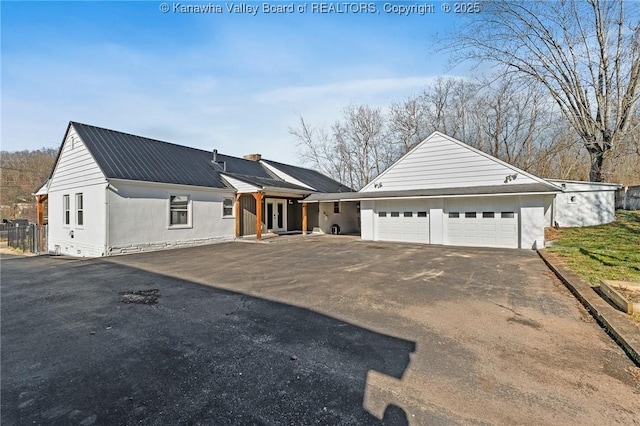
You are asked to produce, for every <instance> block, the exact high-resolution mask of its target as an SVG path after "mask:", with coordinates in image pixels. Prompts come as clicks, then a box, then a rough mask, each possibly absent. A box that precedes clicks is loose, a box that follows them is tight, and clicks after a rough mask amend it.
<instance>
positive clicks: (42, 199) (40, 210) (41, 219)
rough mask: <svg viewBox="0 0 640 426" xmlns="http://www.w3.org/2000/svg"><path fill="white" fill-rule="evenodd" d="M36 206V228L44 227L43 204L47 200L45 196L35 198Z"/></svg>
mask: <svg viewBox="0 0 640 426" xmlns="http://www.w3.org/2000/svg"><path fill="white" fill-rule="evenodd" d="M36 200H37V202H38V203H37V205H36V212H37V213H38V226H42V225H44V202H45V201H46V200H47V195H37V196H36Z"/></svg>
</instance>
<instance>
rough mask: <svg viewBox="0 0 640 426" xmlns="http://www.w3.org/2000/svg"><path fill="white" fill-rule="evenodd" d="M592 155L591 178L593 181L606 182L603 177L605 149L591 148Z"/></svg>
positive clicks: (590, 153)
mask: <svg viewBox="0 0 640 426" xmlns="http://www.w3.org/2000/svg"><path fill="white" fill-rule="evenodd" d="M589 155H590V157H591V169H590V170H589V180H590V181H591V182H604V180H603V177H602V164H603V163H604V151H603V150H600V149H595V150H589Z"/></svg>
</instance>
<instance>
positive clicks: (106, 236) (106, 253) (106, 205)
mask: <svg viewBox="0 0 640 426" xmlns="http://www.w3.org/2000/svg"><path fill="white" fill-rule="evenodd" d="M110 186H111V184H110V183H107V186H106V187H105V188H104V190H105V192H106V194H105V197H104V210H105V220H104V225H105V226H104V256H109V214H110V209H109V197H110V196H111V195H110V194H111V191H110V190H109V187H110Z"/></svg>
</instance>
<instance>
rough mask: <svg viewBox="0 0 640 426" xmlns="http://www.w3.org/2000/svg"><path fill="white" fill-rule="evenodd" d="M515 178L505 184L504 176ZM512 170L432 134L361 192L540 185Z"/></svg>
mask: <svg viewBox="0 0 640 426" xmlns="http://www.w3.org/2000/svg"><path fill="white" fill-rule="evenodd" d="M516 173H517V177H516V178H515V179H514V180H511V181H510V182H508V183H505V180H506V178H507V176H510V175H514V174H516ZM522 173H524V172H519V171H518V169H516V168H515V167H510V166H508V165H506V164H503V163H502V162H500V161H499V160H496V159H493V158H491V157H487V156H485V155H483V154H482V153H479V152H478V151H476V150H473V149H472V148H471V147H468V146H466V145H464V144H462V143H461V142H454V141H453V140H452V139H450V138H447V137H445V136H443V135H441V134H437V133H436V134H434V135H432V136H430V137H429V138H427V139H426V140H425V141H424V142H422V143H421V144H420V145H418V146H417V147H416V148H415V149H414V150H413V151H410V152H409V153H408V154H407V155H405V156H404V157H402V158H401V159H400V160H398V162H396V163H395V164H393V165H392V166H391V167H389V168H388V169H387V170H386V171H385V172H384V173H382V174H381V175H380V176H378V177H377V178H376V179H374V180H373V181H372V182H371V183H370V184H369V185H367V186H366V187H365V188H363V189H362V192H373V191H397V190H412V189H427V188H429V189H431V188H454V187H471V186H489V185H496V186H506V185H514V184H527V183H539V182H540V181H537V180H534V179H533V178H531V177H529V176H527V175H524V174H522Z"/></svg>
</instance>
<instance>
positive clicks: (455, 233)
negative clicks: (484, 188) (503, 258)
mask: <svg viewBox="0 0 640 426" xmlns="http://www.w3.org/2000/svg"><path fill="white" fill-rule="evenodd" d="M516 205H517V203H516V202H515V200H513V199H510V198H506V197H505V198H502V197H501V198H487V199H475V200H474V199H454V200H447V201H446V203H445V212H444V215H445V217H444V220H445V223H446V226H445V242H446V244H451V245H462V246H480V247H508V248H518V211H517V209H516Z"/></svg>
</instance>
